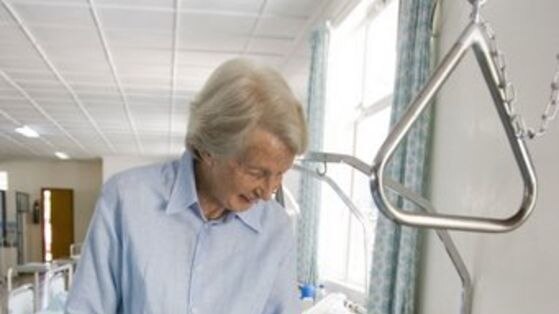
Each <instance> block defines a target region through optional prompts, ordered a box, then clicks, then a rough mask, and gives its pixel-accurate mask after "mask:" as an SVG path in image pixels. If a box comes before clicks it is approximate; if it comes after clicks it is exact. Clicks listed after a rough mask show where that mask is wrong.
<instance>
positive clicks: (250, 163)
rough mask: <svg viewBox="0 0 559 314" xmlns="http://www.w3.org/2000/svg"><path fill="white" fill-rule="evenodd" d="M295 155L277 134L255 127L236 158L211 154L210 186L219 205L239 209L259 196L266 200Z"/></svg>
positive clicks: (245, 207) (234, 209)
mask: <svg viewBox="0 0 559 314" xmlns="http://www.w3.org/2000/svg"><path fill="white" fill-rule="evenodd" d="M294 157H295V155H294V154H293V153H292V152H291V150H290V149H289V147H288V146H287V145H285V144H284V143H283V142H282V141H281V140H280V139H279V138H278V137H276V136H275V135H273V134H272V133H270V132H268V131H265V130H263V129H260V128H259V129H256V130H255V131H253V132H252V133H251V134H250V135H249V138H248V141H247V148H246V150H245V151H244V152H243V153H242V154H241V155H240V156H239V157H236V158H230V159H226V158H225V159H217V158H213V157H210V158H212V162H211V166H210V167H211V170H210V178H209V179H210V180H209V181H210V182H209V183H210V186H209V188H210V189H211V191H208V192H209V194H210V195H212V196H213V197H212V198H213V199H214V200H215V201H217V202H218V203H219V205H220V206H222V207H224V208H226V209H228V210H231V211H234V212H242V211H245V210H247V209H249V208H250V207H251V206H252V205H253V204H255V203H256V202H257V201H258V200H260V199H262V200H269V199H270V197H271V196H272V194H273V193H274V192H275V191H276V189H277V188H278V187H279V185H280V184H281V181H282V178H283V175H284V173H285V172H286V171H287V170H289V169H290V168H291V166H292V164H293V159H294Z"/></svg>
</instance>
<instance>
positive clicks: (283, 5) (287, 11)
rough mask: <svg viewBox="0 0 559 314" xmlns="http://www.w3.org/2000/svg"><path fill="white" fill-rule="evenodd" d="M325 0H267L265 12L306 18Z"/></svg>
mask: <svg viewBox="0 0 559 314" xmlns="http://www.w3.org/2000/svg"><path fill="white" fill-rule="evenodd" d="M325 1H327V0H269V1H268V5H267V6H266V10H265V12H266V13H272V14H281V15H288V16H294V17H302V18H307V17H309V16H311V15H312V13H313V12H314V11H316V10H317V9H318V8H320V7H321V6H322V3H323V2H325Z"/></svg>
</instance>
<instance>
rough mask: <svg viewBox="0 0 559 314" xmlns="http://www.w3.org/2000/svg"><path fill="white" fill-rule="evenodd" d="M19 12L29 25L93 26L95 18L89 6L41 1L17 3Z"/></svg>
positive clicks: (16, 8)
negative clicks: (63, 4)
mask: <svg viewBox="0 0 559 314" xmlns="http://www.w3.org/2000/svg"><path fill="white" fill-rule="evenodd" d="M14 8H15V10H16V11H17V14H18V15H19V16H20V17H21V19H22V20H23V22H24V23H25V24H29V25H41V24H46V25H66V26H68V27H71V26H80V27H81V26H91V25H94V24H93V19H92V17H91V12H90V11H89V8H88V7H85V6H62V5H52V4H41V3H40V2H33V3H32V4H31V3H15V6H14Z"/></svg>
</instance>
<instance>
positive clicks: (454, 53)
mask: <svg viewBox="0 0 559 314" xmlns="http://www.w3.org/2000/svg"><path fill="white" fill-rule="evenodd" d="M469 48H473V50H474V53H475V55H476V58H477V60H478V63H479V65H480V67H481V69H482V73H483V75H484V78H485V80H486V83H487V85H488V87H489V91H490V92H491V96H492V98H493V101H494V103H495V106H496V108H497V112H498V114H499V118H500V119H501V122H502V124H503V127H504V129H505V132H506V135H507V139H508V141H509V144H510V146H511V148H512V152H513V154H514V157H515V161H516V163H517V165H518V168H519V170H520V173H521V175H522V179H523V182H524V193H523V199H522V202H521V204H520V206H519V208H518V210H517V211H516V212H515V213H514V214H513V215H511V216H510V217H508V218H505V219H497V218H488V217H471V216H460V215H446V214H435V213H421V212H408V211H404V210H403V209H401V208H397V207H396V206H394V205H393V204H391V203H390V201H389V199H388V197H387V194H386V186H385V183H384V182H385V179H386V178H385V175H384V173H385V170H386V165H387V163H388V161H389V160H390V158H391V157H392V156H393V154H394V152H395V151H396V148H397V146H398V145H399V144H400V143H401V142H402V140H403V139H404V137H405V136H406V134H407V133H408V132H409V130H410V129H411V127H412V125H413V123H414V122H415V121H416V120H417V119H418V118H419V117H420V115H421V113H422V112H423V110H424V109H425V108H426V107H427V105H428V104H429V102H430V101H431V100H432V99H433V98H434V96H435V95H436V92H437V91H438V90H439V89H440V87H441V86H442V84H443V83H444V82H445V81H446V79H447V78H448V77H449V75H450V74H451V73H452V71H454V70H455V69H456V66H457V65H458V63H459V62H460V60H461V59H462V57H463V56H464V55H465V52H466V51H467V50H468V49H469ZM498 73H499V72H498V71H497V66H496V65H495V61H494V60H493V58H491V55H490V49H489V46H488V39H487V38H486V36H485V34H484V32H483V31H482V30H481V28H480V25H479V24H478V23H471V24H470V25H468V27H467V28H466V29H465V30H464V32H463V33H462V35H461V36H460V37H459V38H458V41H457V42H456V43H455V44H454V46H453V47H452V48H451V50H450V51H449V53H448V54H447V55H446V56H445V58H444V59H443V60H442V62H441V64H440V65H439V66H438V67H437V69H436V70H435V72H434V74H433V75H432V76H431V78H430V79H429V81H428V82H427V84H426V85H425V87H424V88H423V89H422V90H421V91H420V92H419V93H418V95H417V96H416V98H415V99H414V100H413V101H412V103H411V104H410V106H409V107H408V109H407V111H406V112H405V113H404V114H403V116H402V118H401V119H400V121H398V123H396V124H395V126H394V128H393V129H392V131H391V132H390V133H389V134H388V137H387V139H386V140H385V142H384V143H383V144H382V146H381V148H380V149H379V151H378V153H377V156H376V157H375V161H374V165H373V167H372V174H371V180H370V188H371V194H372V195H373V198H374V200H375V202H376V203H377V206H378V207H379V209H380V210H382V211H383V212H384V213H385V214H386V215H387V216H388V217H389V218H391V219H393V220H394V221H396V222H398V223H401V224H405V225H409V226H416V227H428V228H440V229H455V230H464V231H477V232H508V231H512V230H514V229H515V228H517V227H519V226H520V225H521V224H522V223H523V222H525V221H526V219H527V218H528V216H529V215H530V214H531V213H532V211H533V209H534V207H535V203H536V198H537V181H536V175H535V172H534V167H533V165H532V161H531V159H530V155H529V153H528V150H527V148H526V144H525V142H524V139H522V138H518V137H517V136H516V132H515V129H514V126H513V125H512V122H511V119H510V116H509V115H508V113H507V112H508V110H509V105H508V103H506V101H505V96H504V91H503V89H502V88H500V87H499V82H500V81H501V80H500V79H501V78H500V75H499V74H498ZM412 193H413V192H412ZM414 194H415V193H414Z"/></svg>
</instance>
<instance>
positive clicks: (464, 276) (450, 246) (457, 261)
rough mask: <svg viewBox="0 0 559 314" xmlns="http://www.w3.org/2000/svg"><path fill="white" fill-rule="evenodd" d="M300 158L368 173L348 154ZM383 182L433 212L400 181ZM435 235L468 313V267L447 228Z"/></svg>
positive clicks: (470, 289)
mask: <svg viewBox="0 0 559 314" xmlns="http://www.w3.org/2000/svg"><path fill="white" fill-rule="evenodd" d="M302 160H305V161H313V162H331V163H343V164H347V165H349V166H351V167H353V168H354V169H356V170H358V171H360V172H361V173H363V174H365V175H367V176H368V175H370V171H371V170H370V169H371V167H369V166H368V165H367V164H366V163H365V162H363V161H361V160H360V159H358V158H356V157H354V156H350V155H343V154H331V153H322V152H312V153H309V154H307V155H305V156H303V158H302ZM385 184H386V185H387V187H388V188H390V189H391V190H393V191H395V192H397V193H398V194H400V195H401V196H403V197H405V198H406V199H408V200H410V201H412V202H413V203H414V204H416V205H418V206H419V207H420V208H421V209H423V210H424V211H426V212H428V213H431V214H433V213H435V209H434V208H433V207H432V206H431V204H430V203H429V201H427V200H426V199H424V198H423V197H421V196H419V195H417V194H416V193H413V192H412V191H410V190H409V189H407V188H406V187H404V186H403V185H401V184H400V183H398V182H396V181H394V180H392V179H390V178H386V179H385ZM435 232H436V233H437V236H438V237H439V239H440V240H441V242H442V243H443V246H444V248H445V251H446V252H447V254H448V256H449V258H450V260H451V261H452V264H453V266H454V268H455V269H456V271H457V272H458V276H459V277H460V281H461V282H462V308H461V313H462V314H470V313H471V311H472V302H473V283H472V279H471V276H470V273H469V272H468V268H467V267H466V264H465V263H464V260H463V259H462V256H461V255H460V253H459V251H458V248H457V247H456V245H455V243H454V241H453V240H452V238H451V237H450V234H449V233H448V231H447V230H443V229H435Z"/></svg>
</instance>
